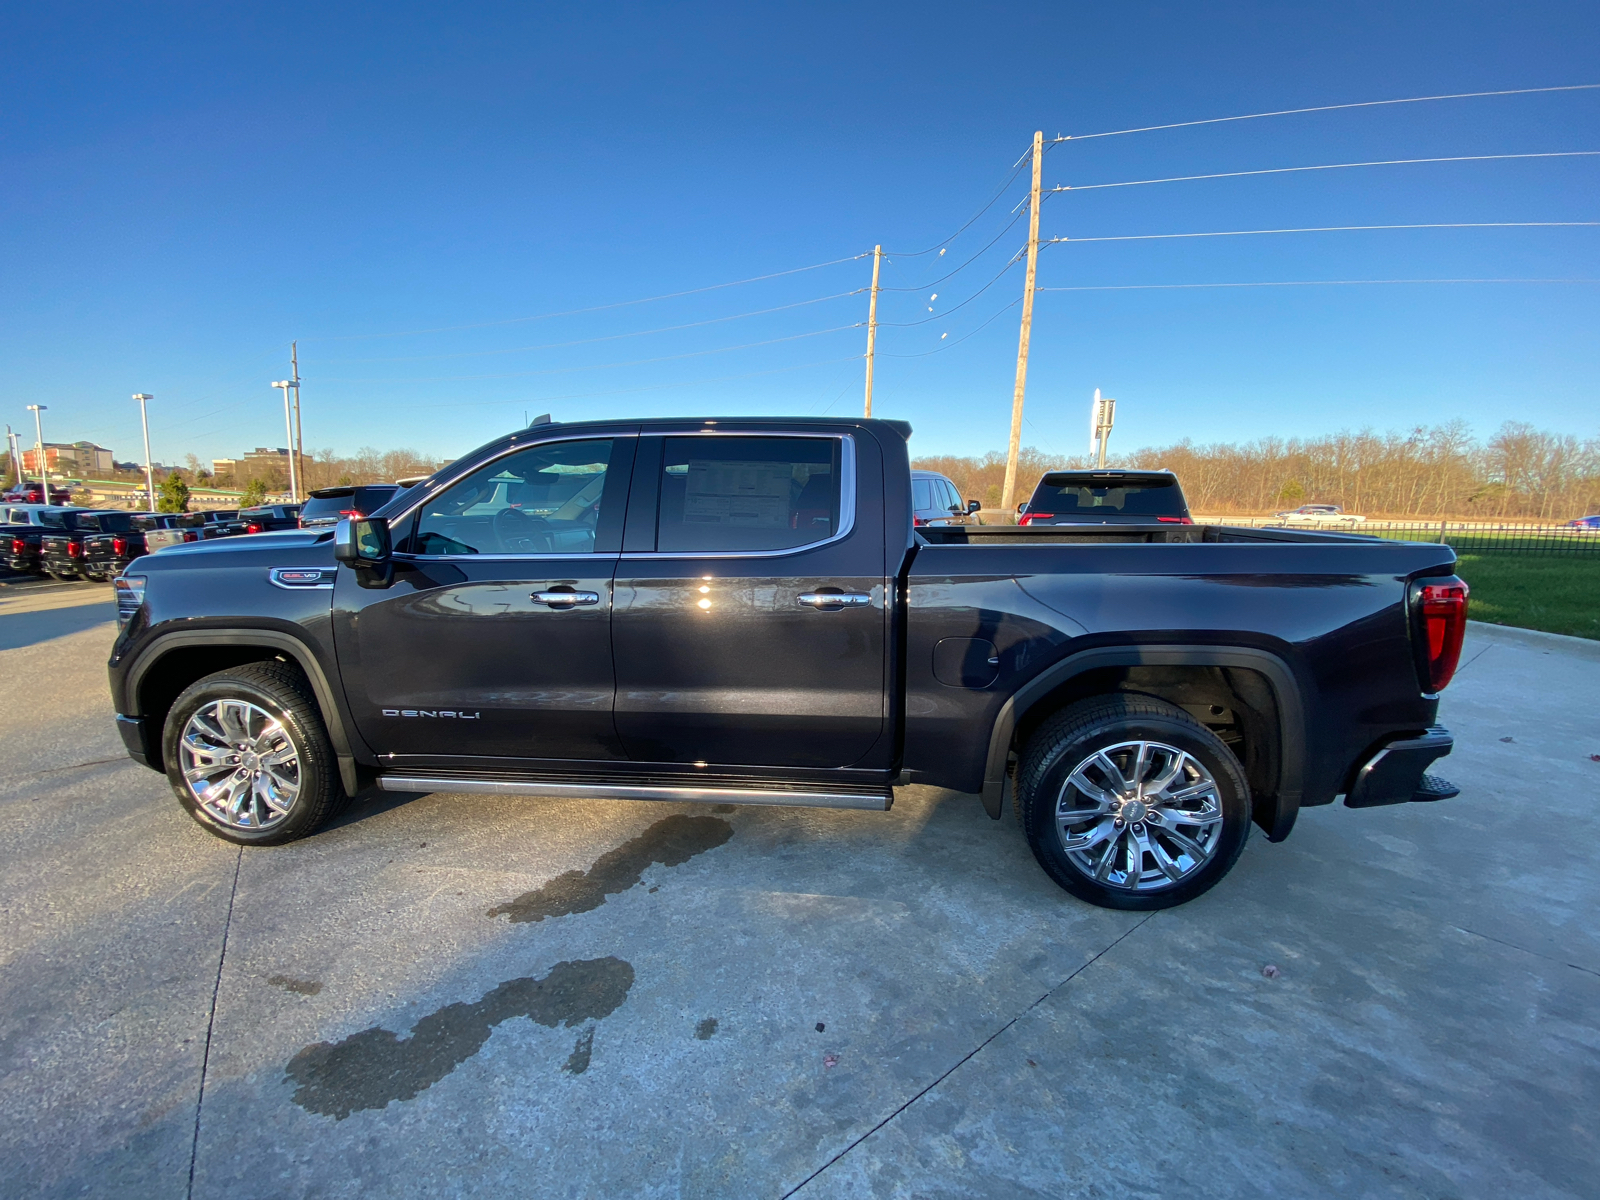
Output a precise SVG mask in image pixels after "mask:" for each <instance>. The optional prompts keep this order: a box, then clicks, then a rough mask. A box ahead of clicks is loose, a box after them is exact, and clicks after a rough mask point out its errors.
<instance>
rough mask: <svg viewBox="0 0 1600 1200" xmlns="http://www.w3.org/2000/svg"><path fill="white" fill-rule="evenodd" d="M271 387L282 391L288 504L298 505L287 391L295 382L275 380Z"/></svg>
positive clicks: (291, 420)
mask: <svg viewBox="0 0 1600 1200" xmlns="http://www.w3.org/2000/svg"><path fill="white" fill-rule="evenodd" d="M272 386H273V387H275V388H282V389H283V425H284V429H285V430H287V434H286V436H287V438H288V442H289V503H291V504H299V503H300V475H299V472H297V471H296V470H295V469H294V412H293V410H292V409H291V408H290V407H289V389H290V388H292V387H294V386H295V380H293V379H275V380H273V383H272Z"/></svg>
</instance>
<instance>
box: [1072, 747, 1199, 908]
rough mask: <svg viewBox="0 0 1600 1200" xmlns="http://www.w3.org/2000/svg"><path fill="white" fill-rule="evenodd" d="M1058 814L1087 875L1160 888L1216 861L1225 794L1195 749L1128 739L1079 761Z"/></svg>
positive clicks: (1141, 888)
mask: <svg viewBox="0 0 1600 1200" xmlns="http://www.w3.org/2000/svg"><path fill="white" fill-rule="evenodd" d="M1055 817H1056V830H1057V833H1058V835H1059V836H1060V838H1061V848H1062V849H1063V850H1065V851H1066V852H1067V858H1068V859H1069V860H1070V861H1071V863H1072V865H1073V866H1075V867H1076V868H1077V869H1078V870H1080V871H1082V872H1083V874H1084V875H1086V876H1088V877H1089V878H1090V879H1093V880H1094V881H1095V882H1096V883H1101V884H1105V885H1107V886H1109V887H1114V888H1126V889H1127V890H1128V891H1130V892H1154V891H1160V890H1161V889H1163V888H1169V887H1171V886H1173V885H1174V884H1176V883H1179V882H1181V881H1182V880H1184V879H1187V878H1188V877H1189V876H1190V875H1193V874H1194V873H1195V872H1196V871H1198V870H1199V869H1200V868H1201V867H1203V866H1205V865H1206V863H1208V862H1210V861H1211V859H1212V856H1213V855H1215V854H1216V851H1217V846H1218V844H1219V842H1220V840H1221V834H1222V797H1221V796H1220V795H1219V794H1218V791H1217V782H1216V780H1215V779H1213V778H1212V777H1211V773H1210V772H1209V771H1207V770H1206V769H1205V767H1204V766H1202V765H1201V764H1200V761H1199V760H1198V759H1196V758H1195V756H1194V755H1192V754H1190V753H1189V752H1188V751H1186V750H1180V749H1178V748H1177V747H1176V746H1167V745H1163V744H1162V743H1160V742H1121V743H1118V744H1117V745H1115V746H1107V747H1105V748H1104V749H1102V750H1096V751H1095V752H1094V753H1093V754H1091V755H1090V756H1089V757H1088V758H1086V759H1084V760H1083V761H1082V762H1081V763H1079V764H1078V765H1077V766H1076V767H1075V768H1074V769H1073V771H1072V773H1071V774H1070V775H1068V776H1067V781H1066V783H1065V784H1063V785H1062V788H1061V794H1060V796H1058V797H1057V799H1056V813H1055Z"/></svg>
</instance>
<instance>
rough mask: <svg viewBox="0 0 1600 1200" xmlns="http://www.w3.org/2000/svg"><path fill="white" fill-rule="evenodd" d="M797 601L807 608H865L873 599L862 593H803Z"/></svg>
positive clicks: (796, 598)
mask: <svg viewBox="0 0 1600 1200" xmlns="http://www.w3.org/2000/svg"><path fill="white" fill-rule="evenodd" d="M795 601H796V603H799V604H803V605H805V606H806V607H807V608H865V607H866V606H867V605H869V604H871V603H872V597H871V596H868V595H865V594H864V593H862V592H801V593H800V595H798V596H797V597H795Z"/></svg>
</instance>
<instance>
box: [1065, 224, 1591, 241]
mask: <svg viewBox="0 0 1600 1200" xmlns="http://www.w3.org/2000/svg"><path fill="white" fill-rule="evenodd" d="M1590 225H1600V221H1453V222H1443V223H1428V224H1417V225H1313V226H1308V227H1306V228H1304V229H1227V230H1222V231H1220V232H1215V233H1129V234H1121V235H1119V236H1116V237H1075V238H1064V237H1059V238H1049V239H1047V240H1049V241H1051V242H1074V243H1077V242H1147V241H1157V240H1162V239H1166V238H1203V237H1248V236H1250V235H1251V234H1257V233H1343V232H1347V231H1350V230H1361V229H1549V228H1565V227H1572V226H1590Z"/></svg>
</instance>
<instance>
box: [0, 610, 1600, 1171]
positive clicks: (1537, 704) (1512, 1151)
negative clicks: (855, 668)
mask: <svg viewBox="0 0 1600 1200" xmlns="http://www.w3.org/2000/svg"><path fill="white" fill-rule="evenodd" d="M96 590H97V591H98V592H99V594H100V595H101V596H102V597H103V596H105V594H106V593H105V591H104V590H102V589H96ZM101 603H104V605H105V607H104V609H103V610H102V613H103V617H104V618H105V619H109V616H110V605H109V601H101ZM40 611H41V612H42V613H44V614H45V615H43V616H40V615H38V614H36V613H25V612H10V613H7V612H6V611H5V608H4V602H3V601H0V645H4V646H7V647H10V648H7V649H3V650H0V670H3V672H4V674H3V678H4V679H5V680H6V687H5V688H4V689H3V694H0V746H3V747H4V757H3V762H0V865H3V872H0V912H3V915H4V918H5V919H4V921H3V923H0V955H3V959H0V961H3V963H4V970H3V971H0V1070H3V1078H0V1164H3V1169H0V1195H4V1196H19V1197H20V1196H30V1197H31V1196H67V1195H74V1196H77V1195H108V1196H109V1195H117V1196H152V1197H155V1196H161V1197H166V1196H188V1195H193V1196H205V1197H210V1196H224V1195H226V1196H229V1197H251V1196H274V1197H281V1196H318V1197H337V1196H352V1197H353V1196H356V1195H359V1194H367V1195H371V1194H381V1195H393V1196H411V1195H416V1196H432V1195H440V1194H448V1195H462V1196H469V1195H485V1196H488V1195H493V1196H497V1197H504V1196H574V1197H589V1196H594V1197H612V1196H621V1195H626V1196H649V1197H656V1196H695V1197H699V1196H706V1197H758V1196H772V1197H778V1196H785V1195H790V1194H796V1195H798V1196H799V1197H805V1198H808V1200H809V1198H811V1197H835V1196H837V1197H845V1196H850V1197H856V1196H883V1197H907V1198H909V1197H951V1198H954V1197H1016V1196H1062V1195H1069V1194H1071V1195H1088V1196H1119V1197H1120V1196H1130V1195H1131V1196H1140V1195H1147V1194H1148V1195H1155V1194H1161V1195H1168V1196H1170V1195H1203V1196H1230V1197H1231V1196H1268V1195H1271V1196H1284V1195H1352V1196H1354V1195H1359V1196H1395V1197H1412V1196H1415V1197H1442V1196H1464V1197H1465V1196H1482V1195H1486V1194H1490V1193H1493V1192H1510V1191H1514V1192H1515V1194H1517V1195H1518V1196H1519V1197H1580V1196H1594V1195H1597V1194H1600V1181H1597V1179H1596V1174H1595V1170H1596V1169H1595V1167H1594V1164H1595V1163H1596V1162H1597V1161H1600V1145H1597V1141H1600V1138H1597V1135H1596V1132H1595V1131H1594V1127H1593V1125H1592V1121H1591V1117H1592V1114H1593V1113H1594V1112H1596V1111H1600V933H1597V931H1596V929H1595V928H1594V923H1593V920H1592V917H1593V913H1594V912H1595V911H1596V902H1597V900H1600V868H1597V867H1596V864H1595V859H1594V852H1593V847H1595V846H1596V844H1597V837H1600V828H1597V824H1600V818H1597V816H1596V813H1595V805H1594V800H1595V797H1596V796H1597V795H1600V762H1594V761H1591V760H1590V757H1589V756H1590V755H1591V754H1600V728H1597V725H1596V720H1595V717H1594V715H1593V714H1594V713H1595V712H1596V711H1600V647H1589V646H1586V645H1585V646H1579V647H1577V648H1576V649H1574V648H1572V647H1569V646H1567V645H1565V644H1563V643H1560V642H1553V641H1548V640H1541V639H1538V638H1532V639H1529V638H1526V637H1520V638H1519V637H1518V636H1516V635H1513V634H1510V633H1507V632H1504V631H1497V630H1494V629H1492V628H1479V627H1474V628H1473V630H1472V632H1471V634H1470V635H1469V644H1468V650H1467V653H1466V654H1465V655H1464V659H1463V661H1464V662H1466V663H1467V664H1468V665H1467V666H1466V667H1465V668H1464V670H1463V671H1462V673H1461V675H1460V676H1459V677H1458V680H1457V682H1456V683H1455V684H1454V685H1453V686H1452V687H1451V689H1450V690H1449V691H1448V692H1447V693H1446V700H1445V705H1444V720H1445V722H1446V723H1447V724H1449V725H1450V726H1451V727H1452V728H1453V729H1454V731H1455V732H1456V735H1457V739H1458V740H1457V747H1458V748H1457V751H1456V754H1455V755H1454V756H1453V757H1452V758H1451V759H1449V760H1446V762H1445V763H1444V764H1441V773H1443V774H1445V775H1447V776H1448V777H1450V778H1452V779H1455V780H1457V781H1458V782H1460V783H1462V784H1463V785H1464V788H1465V790H1464V792H1463V795H1462V796H1461V797H1460V798H1459V799H1457V800H1453V801H1448V802H1445V803H1443V804H1439V805H1408V806H1402V807H1399V808H1392V809H1379V810H1372V811H1367V812H1352V811H1350V810H1346V809H1344V808H1342V807H1332V808H1326V809H1318V810H1311V811H1308V812H1306V813H1305V814H1303V815H1302V818H1301V822H1300V825H1299V828H1297V830H1296V831H1295V833H1294V835H1293V836H1292V837H1291V838H1290V839H1289V840H1288V841H1287V842H1285V843H1283V844H1282V845H1278V846H1273V845H1270V844H1268V843H1266V842H1265V841H1264V840H1262V839H1259V838H1256V839H1252V841H1251V843H1250V844H1249V846H1248V847H1247V848H1246V850H1245V853H1244V855H1243V857H1242V858H1241V860H1240V862H1239V865H1238V866H1237V867H1236V868H1235V870H1234V872H1233V874H1232V875H1230V876H1229V878H1228V879H1227V880H1225V881H1224V882H1223V883H1222V884H1221V885H1220V886H1219V887H1217V888H1216V889H1215V890H1213V891H1212V892H1211V893H1210V894H1208V895H1207V896H1205V897H1202V898H1201V899H1200V900H1198V901H1196V902H1194V903H1191V904H1189V905H1187V906H1185V907H1183V908H1181V909H1177V910H1173V911H1170V912H1164V913H1159V914H1155V915H1153V916H1149V915H1144V914H1120V913H1111V912H1106V911H1103V910H1099V909H1095V908H1091V907H1089V906H1087V905H1084V904H1081V903H1079V902H1077V901H1075V900H1073V899H1071V898H1070V897H1068V896H1066V895H1065V894H1064V893H1062V892H1061V891H1060V890H1059V889H1057V888H1056V887H1055V885H1053V884H1052V883H1051V882H1050V881H1049V880H1048V879H1047V878H1046V877H1045V876H1044V874H1043V873H1042V872H1041V871H1040V870H1039V869H1038V867H1037V866H1036V864H1035V863H1034V862H1033V859H1032V857H1031V855H1029V853H1028V851H1027V849H1026V847H1025V846H1024V845H1023V843H1022V840H1021V837H1020V835H1019V834H1018V833H1017V832H1016V830H1015V827H1014V826H1013V825H1012V824H1011V822H1010V821H1009V819H1008V820H1006V821H1003V822H998V823H996V822H991V821H989V820H988V819H987V817H985V816H984V815H983V813H982V811H981V809H980V808H979V806H978V804H977V801H976V799H975V798H973V797H967V796H959V795H955V794H952V793H947V792H939V791H935V790H932V789H924V788H912V789H907V790H905V791H903V792H901V793H899V794H898V795H897V798H896V803H895V807H894V809H893V810H892V811H891V812H889V813H878V814H872V813H846V812H826V811H806V810H785V809H750V808H741V809H739V810H736V811H735V810H731V809H720V808H713V807H711V806H697V805H659V804H648V803H628V802H618V801H608V802H598V801H597V802H588V801H563V800H541V799H515V798H512V799H507V798H492V797H481V796H449V795H430V796H425V797H416V798H408V797H385V798H382V799H380V800H378V801H377V802H375V803H372V804H369V805H366V806H364V807H361V808H359V809H357V810H355V811H353V812H352V813H350V814H348V815H347V816H346V817H345V818H344V819H343V820H342V821H341V822H340V824H339V825H338V826H337V827H335V828H333V829H331V830H329V831H327V832H325V833H323V834H321V835H320V836H318V837H316V838H313V839H310V840H308V841H305V842H300V843H296V844H294V845H290V846H286V847H281V848H276V849H263V850H254V851H250V852H247V853H244V854H240V853H239V851H238V850H237V849H236V848H235V847H232V846H229V845H227V844H225V843H223V842H220V841H218V840H216V839H213V838H211V837H210V836H208V835H207V834H205V833H204V832H203V831H202V830H201V829H199V828H198V827H197V826H195V825H194V824H193V823H192V822H191V821H190V820H189V818H188V817H187V816H185V815H184V814H183V813H182V812H181V811H180V810H179V808H178V806H177V803H176V801H175V800H174V799H173V798H172V796H171V793H170V791H169V790H168V788H167V786H166V783H165V781H164V780H163V779H161V778H160V777H159V776H157V775H155V774H154V773H152V772H150V771H147V770H145V769H143V768H140V767H137V766H135V765H133V764H132V763H130V762H128V761H127V760H126V759H124V758H122V757H121V747H120V743H119V742H118V739H117V737H116V734H115V732H114V731H113V730H112V728H111V724H110V719H109V718H110V710H109V705H108V701H107V699H106V692H105V685H104V670H103V663H104V659H105V654H106V650H107V647H108V646H109V643H110V640H111V627H110V625H109V624H108V623H105V621H104V620H102V621H101V622H100V623H88V622H86V623H85V624H84V625H82V626H75V627H73V628H70V629H67V630H66V631H65V632H62V631H61V630H60V628H59V627H58V626H57V625H54V624H51V621H60V620H62V618H59V617H50V616H49V615H48V614H49V613H50V612H53V611H63V610H58V609H50V608H44V609H41V610H40ZM74 611H76V610H74ZM89 615H91V616H92V615H93V608H92V606H89ZM74 619H78V618H74ZM15 622H22V623H23V624H24V625H27V628H23V627H22V626H21V625H14V624H13V623H15ZM30 622H31V624H30ZM7 638H9V640H6V639H7ZM1591 651H1592V653H1591ZM1504 739H1509V740H1504ZM1269 964H1270V965H1271V966H1273V967H1275V968H1276V971H1275V972H1268V973H1267V974H1263V968H1264V967H1266V966H1268V965H1269ZM1269 976H1271V977H1269Z"/></svg>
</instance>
